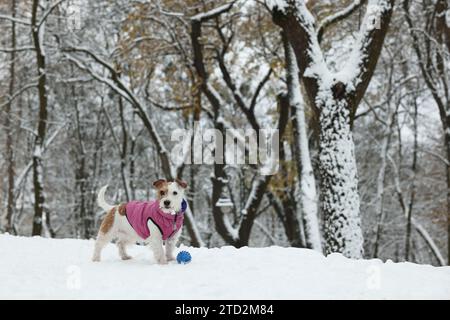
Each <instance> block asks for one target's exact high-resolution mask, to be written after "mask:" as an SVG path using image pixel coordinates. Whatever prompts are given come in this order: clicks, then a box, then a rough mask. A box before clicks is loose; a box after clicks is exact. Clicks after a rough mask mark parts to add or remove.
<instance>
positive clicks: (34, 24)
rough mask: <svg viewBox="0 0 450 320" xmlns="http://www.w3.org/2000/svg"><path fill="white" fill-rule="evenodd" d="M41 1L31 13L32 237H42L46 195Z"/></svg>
mask: <svg viewBox="0 0 450 320" xmlns="http://www.w3.org/2000/svg"><path fill="white" fill-rule="evenodd" d="M38 9H39V0H34V1H33V4H32V11H31V34H32V38H33V44H34V47H35V51H36V65H37V74H38V77H39V79H38V96H39V114H38V128H37V133H36V137H35V141H34V148H33V186H34V218H33V230H32V235H41V233H42V229H43V228H42V223H43V220H44V219H43V214H44V210H45V195H44V172H43V171H44V166H43V158H42V157H43V155H42V152H43V149H44V141H45V135H46V131H47V118H48V112H47V104H48V92H47V75H46V61H45V52H44V49H43V46H44V43H43V34H44V28H45V26H44V24H40V23H39V22H38V17H37V14H38Z"/></svg>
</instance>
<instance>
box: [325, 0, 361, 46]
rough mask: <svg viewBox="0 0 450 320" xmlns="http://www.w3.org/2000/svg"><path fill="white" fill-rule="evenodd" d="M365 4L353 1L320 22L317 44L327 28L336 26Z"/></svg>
mask: <svg viewBox="0 0 450 320" xmlns="http://www.w3.org/2000/svg"><path fill="white" fill-rule="evenodd" d="M366 2H367V0H354V1H353V2H352V3H351V4H349V5H348V6H347V7H345V8H344V9H342V10H341V11H339V12H336V13H335V14H332V15H329V16H328V17H326V18H325V19H323V20H322V21H321V22H320V24H319V27H318V28H317V37H318V39H319V43H320V42H322V38H323V34H324V32H325V31H326V29H327V28H329V27H330V26H331V25H333V24H336V23H339V22H340V21H342V20H345V19H346V18H348V17H349V16H350V15H352V13H354V12H355V11H356V10H358V9H359V8H360V7H361V6H362V5H363V4H364V3H366Z"/></svg>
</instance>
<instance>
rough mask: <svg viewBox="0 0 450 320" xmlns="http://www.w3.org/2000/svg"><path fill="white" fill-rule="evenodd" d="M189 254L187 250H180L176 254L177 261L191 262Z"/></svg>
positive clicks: (181, 262) (182, 262)
mask: <svg viewBox="0 0 450 320" xmlns="http://www.w3.org/2000/svg"><path fill="white" fill-rule="evenodd" d="M191 260H192V257H191V254H190V253H189V252H187V251H180V252H179V253H178V255H177V262H178V263H180V264H186V263H189V262H191Z"/></svg>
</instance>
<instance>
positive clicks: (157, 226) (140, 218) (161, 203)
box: [92, 179, 187, 264]
mask: <svg viewBox="0 0 450 320" xmlns="http://www.w3.org/2000/svg"><path fill="white" fill-rule="evenodd" d="M153 186H154V187H155V188H156V190H157V197H158V199H157V200H153V201H130V202H128V203H125V204H120V205H116V206H112V205H109V204H108V203H106V201H105V192H106V188H107V187H108V186H107V185H106V186H104V187H103V188H101V189H100V191H99V193H98V197H97V202H98V205H99V206H100V207H102V208H103V210H105V211H106V212H107V214H106V216H105V218H104V219H103V221H102V224H101V226H100V230H99V232H98V236H97V240H96V242H95V250H94V256H93V257H92V261H100V256H101V251H102V249H103V248H104V247H105V246H106V245H107V244H108V243H109V242H110V241H111V240H112V239H114V238H117V247H118V249H119V255H120V257H121V258H122V260H128V259H131V257H130V256H129V255H128V254H127V252H126V247H127V245H129V244H134V243H136V241H142V240H144V243H145V244H149V245H150V247H151V248H152V250H153V254H154V256H155V259H156V261H157V262H158V263H159V264H167V262H168V261H171V260H175V256H174V253H173V252H174V249H175V245H176V243H177V241H178V238H179V237H180V234H181V229H182V226H183V220H184V212H185V211H186V208H187V202H186V200H184V191H185V189H186V187H187V184H186V182H184V181H182V180H179V179H176V180H175V181H166V180H163V179H160V180H157V181H155V182H154V183H153ZM164 244H165V249H166V250H165V253H164Z"/></svg>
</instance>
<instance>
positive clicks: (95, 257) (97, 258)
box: [92, 256, 100, 262]
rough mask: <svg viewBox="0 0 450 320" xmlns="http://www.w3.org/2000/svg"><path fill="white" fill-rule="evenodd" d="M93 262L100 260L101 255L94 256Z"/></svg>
mask: <svg viewBox="0 0 450 320" xmlns="http://www.w3.org/2000/svg"><path fill="white" fill-rule="evenodd" d="M92 262H100V257H98V256H93V257H92Z"/></svg>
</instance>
